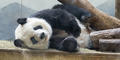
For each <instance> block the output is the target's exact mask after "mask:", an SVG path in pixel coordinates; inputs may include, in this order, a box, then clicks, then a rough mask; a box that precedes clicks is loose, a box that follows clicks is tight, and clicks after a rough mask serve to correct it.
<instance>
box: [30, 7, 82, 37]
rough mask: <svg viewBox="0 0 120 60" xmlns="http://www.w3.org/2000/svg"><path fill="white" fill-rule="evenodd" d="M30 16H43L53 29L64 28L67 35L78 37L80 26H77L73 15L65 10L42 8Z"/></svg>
mask: <svg viewBox="0 0 120 60" xmlns="http://www.w3.org/2000/svg"><path fill="white" fill-rule="evenodd" d="M31 17H37V18H43V19H45V20H46V21H47V22H48V23H49V24H50V25H51V26H52V28H53V29H60V30H65V31H66V32H67V33H68V34H69V35H73V36H74V37H78V36H79V34H80V32H81V28H80V27H79V26H78V24H77V22H76V20H75V17H74V16H73V15H72V14H70V13H68V12H67V11H65V10H61V9H48V10H43V11H39V12H37V13H35V14H34V15H32V16H31ZM53 32H54V31H53Z"/></svg>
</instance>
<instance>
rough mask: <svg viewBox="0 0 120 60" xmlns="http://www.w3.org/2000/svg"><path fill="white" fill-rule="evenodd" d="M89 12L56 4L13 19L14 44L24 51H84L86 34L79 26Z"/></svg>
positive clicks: (87, 43) (81, 26)
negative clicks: (14, 21)
mask: <svg viewBox="0 0 120 60" xmlns="http://www.w3.org/2000/svg"><path fill="white" fill-rule="evenodd" d="M89 17H91V13H90V12H88V11H87V10H85V9H83V8H78V7H76V6H72V5H68V4H64V5H56V6H54V7H53V8H52V9H46V10H43V11H39V12H37V13H34V14H33V15H31V16H29V17H27V18H19V19H18V20H17V22H18V24H19V25H18V27H17V28H16V30H15V40H14V45H15V46H17V47H21V48H28V49H57V50H61V51H67V52H76V51H78V50H79V48H80V47H84V48H88V47H90V45H89V41H90V38H89V33H88V32H87V29H86V27H85V26H84V25H83V24H82V23H83V22H84V21H86V20H87V18H89Z"/></svg>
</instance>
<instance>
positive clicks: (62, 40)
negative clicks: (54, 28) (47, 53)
mask: <svg viewBox="0 0 120 60" xmlns="http://www.w3.org/2000/svg"><path fill="white" fill-rule="evenodd" d="M49 48H52V49H57V50H61V51H67V52H77V41H76V40H75V38H74V37H71V36H68V37H52V38H51V39H50V45H49Z"/></svg>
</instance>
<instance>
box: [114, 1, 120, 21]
mask: <svg viewBox="0 0 120 60" xmlns="http://www.w3.org/2000/svg"><path fill="white" fill-rule="evenodd" d="M115 8H116V10H115V16H116V17H117V18H119V19H120V0H116V7H115Z"/></svg>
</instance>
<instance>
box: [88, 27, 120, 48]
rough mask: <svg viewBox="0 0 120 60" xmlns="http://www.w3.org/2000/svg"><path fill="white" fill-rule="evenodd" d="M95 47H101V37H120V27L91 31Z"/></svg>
mask: <svg viewBox="0 0 120 60" xmlns="http://www.w3.org/2000/svg"><path fill="white" fill-rule="evenodd" d="M90 37H91V40H92V42H93V46H94V48H99V39H116V38H117V39H119V38H120V28H116V29H108V30H101V31H96V32H92V33H90Z"/></svg>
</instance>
